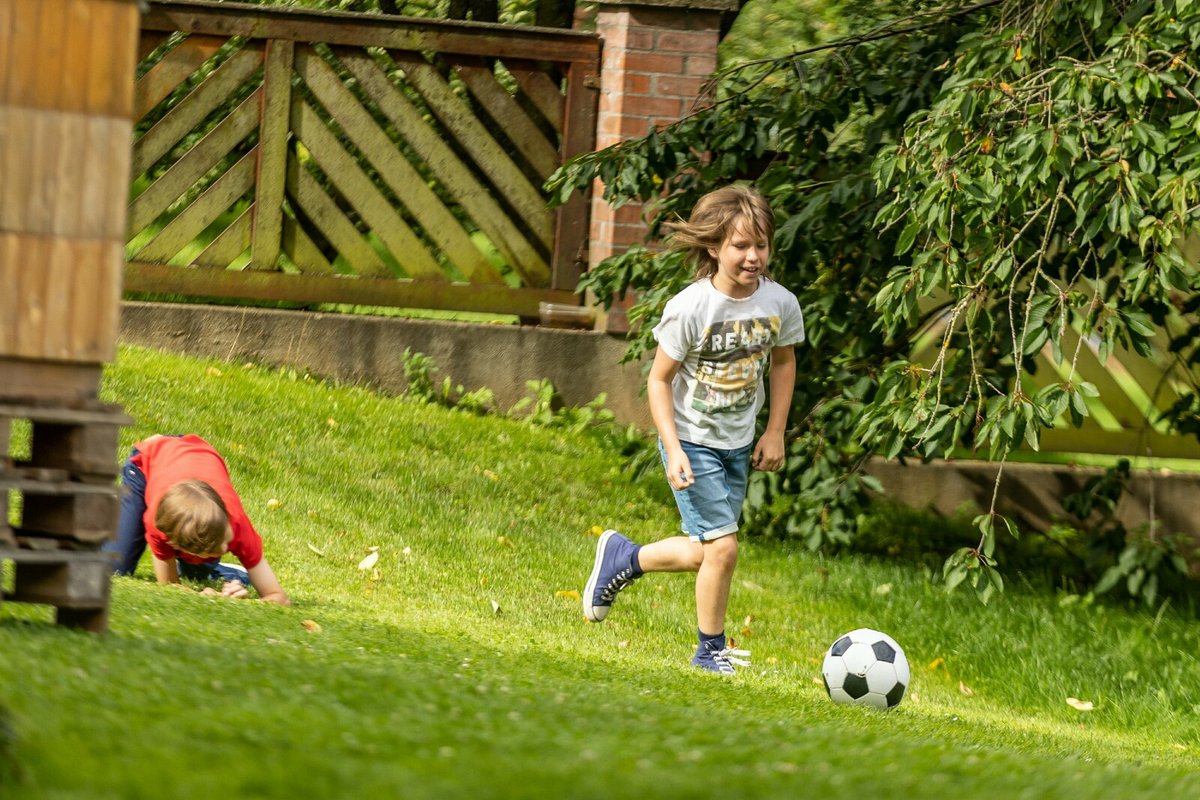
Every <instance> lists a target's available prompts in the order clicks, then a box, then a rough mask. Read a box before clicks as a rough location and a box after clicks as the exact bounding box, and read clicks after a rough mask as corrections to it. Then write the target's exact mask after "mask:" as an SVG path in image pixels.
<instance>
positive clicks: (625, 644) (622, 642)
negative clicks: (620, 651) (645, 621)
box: [617, 639, 629, 647]
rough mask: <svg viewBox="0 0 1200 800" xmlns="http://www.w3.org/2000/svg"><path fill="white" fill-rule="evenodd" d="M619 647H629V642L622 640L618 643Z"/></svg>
mask: <svg viewBox="0 0 1200 800" xmlns="http://www.w3.org/2000/svg"><path fill="white" fill-rule="evenodd" d="M617 647H629V640H628V639H622V640H621V641H619V642H617Z"/></svg>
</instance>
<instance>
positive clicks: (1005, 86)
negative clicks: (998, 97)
mask: <svg viewBox="0 0 1200 800" xmlns="http://www.w3.org/2000/svg"><path fill="white" fill-rule="evenodd" d="M1000 91H1002V92H1004V93H1005V94H1007V95H1011V94H1012V93H1013V88H1012V86H1010V85H1008V84H1007V83H1005V82H1004V81H1000Z"/></svg>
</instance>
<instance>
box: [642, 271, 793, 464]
mask: <svg viewBox="0 0 1200 800" xmlns="http://www.w3.org/2000/svg"><path fill="white" fill-rule="evenodd" d="M654 338H655V340H656V341H657V342H658V346H659V347H660V348H661V349H662V351H663V353H664V354H666V355H668V356H670V357H671V358H673V359H675V360H676V361H679V362H680V367H679V372H678V373H676V375H675V382H674V384H673V385H672V387H671V388H672V396H673V399H674V405H675V427H676V430H677V431H678V433H679V438H680V439H683V440H684V441H688V442H692V443H694V444H703V445H708V446H709V447H719V448H722V449H726V450H732V449H734V448H738V447H745V446H746V445H748V444H750V443H751V442H753V441H754V422H755V417H756V416H757V415H758V411H759V409H761V408H762V406H763V402H764V401H765V399H766V392H765V390H764V389H763V375H764V373H765V372H766V368H767V362H768V360H769V357H770V355H771V348H773V347H783V346H786V345H792V344H799V343H800V342H802V341H804V317H803V316H802V315H801V313H800V303H799V302H798V301H797V300H796V296H795V295H793V294H792V293H791V292H789V291H788V290H787V289H785V288H783V287H782V286H780V285H779V284H778V283H775V282H774V281H770V280H765V279H763V280H760V281H759V283H758V289H756V290H755V291H754V294H752V295H750V296H749V297H746V298H742V299H736V298H733V297H729V296H728V295H725V294H723V293H721V292H720V291H718V290H717V288H716V287H714V286H713V285H712V281H711V280H709V279H708V278H705V279H703V280H699V281H696V282H695V283H693V284H691V285H690V286H688V287H687V288H686V289H684V290H683V291H681V292H680V293H679V294H677V295H675V296H674V297H672V298H671V299H670V301H668V302H667V306H666V308H665V309H664V311H663V316H662V320H661V321H660V322H659V323H658V325H657V326H656V327H655V328H654Z"/></svg>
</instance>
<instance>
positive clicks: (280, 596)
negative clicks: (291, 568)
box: [247, 558, 292, 606]
mask: <svg viewBox="0 0 1200 800" xmlns="http://www.w3.org/2000/svg"><path fill="white" fill-rule="evenodd" d="M247 572H249V573H250V583H252V584H254V590H255V591H257V592H258V598H259V599H260V600H262V601H264V602H267V603H275V604H277V605H281V606H290V605H291V604H292V601H291V600H289V599H288V596H287V593H286V592H284V591H283V587H282V586H280V585H279V579H278V578H276V577H275V571H274V570H272V569H271V565H270V564H268V563H267V560H266V559H265V558H264V559H263V560H262V561H259V562H258V563H257V564H256V565H254V566H253V567H251V568H250V569H249V570H247Z"/></svg>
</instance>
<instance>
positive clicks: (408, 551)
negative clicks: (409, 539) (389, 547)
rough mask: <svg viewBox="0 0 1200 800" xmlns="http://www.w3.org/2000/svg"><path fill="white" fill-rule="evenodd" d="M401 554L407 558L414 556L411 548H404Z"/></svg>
mask: <svg viewBox="0 0 1200 800" xmlns="http://www.w3.org/2000/svg"><path fill="white" fill-rule="evenodd" d="M400 552H401V553H403V554H404V555H406V556H411V555H412V548H411V547H405V548H404V549H403V550H401V551H400Z"/></svg>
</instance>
